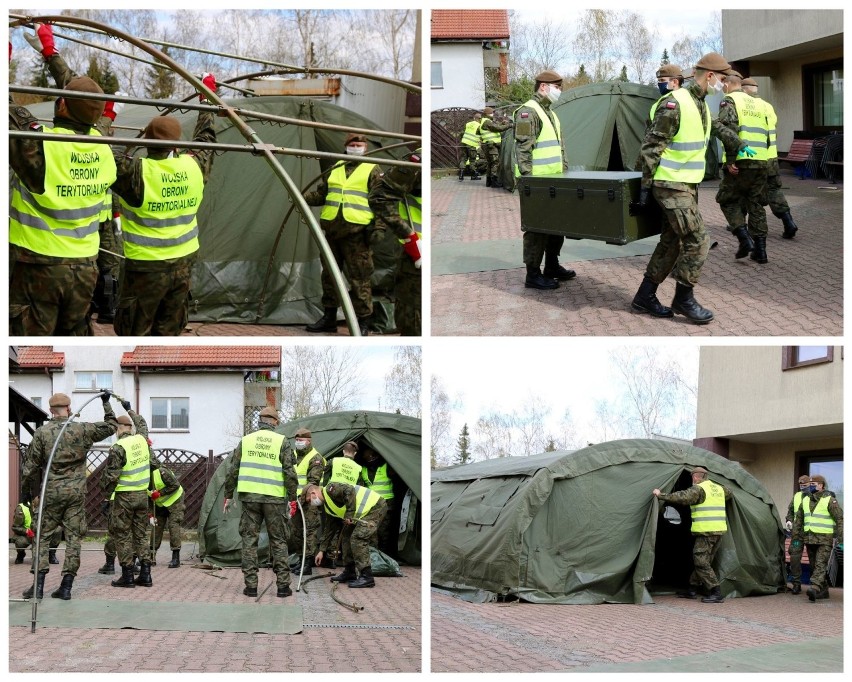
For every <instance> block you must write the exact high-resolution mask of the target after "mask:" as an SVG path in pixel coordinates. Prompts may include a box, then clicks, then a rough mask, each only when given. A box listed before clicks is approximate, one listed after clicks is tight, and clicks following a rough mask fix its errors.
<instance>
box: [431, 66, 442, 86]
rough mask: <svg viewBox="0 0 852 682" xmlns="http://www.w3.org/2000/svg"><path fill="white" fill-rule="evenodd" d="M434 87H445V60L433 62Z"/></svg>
mask: <svg viewBox="0 0 852 682" xmlns="http://www.w3.org/2000/svg"><path fill="white" fill-rule="evenodd" d="M432 87H433V88H443V87H444V69H443V62H432Z"/></svg>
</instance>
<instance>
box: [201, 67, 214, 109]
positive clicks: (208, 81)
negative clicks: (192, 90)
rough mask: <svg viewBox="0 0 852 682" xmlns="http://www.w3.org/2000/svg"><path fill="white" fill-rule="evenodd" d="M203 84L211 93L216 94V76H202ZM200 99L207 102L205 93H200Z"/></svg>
mask: <svg viewBox="0 0 852 682" xmlns="http://www.w3.org/2000/svg"><path fill="white" fill-rule="evenodd" d="M201 83H202V84H203V85H204V87H206V88H207V89H208V90H210V92H216V76H214V75H213V74H212V73H203V74H201ZM198 99H199V100H200V101H202V102H206V101H207V96H206V95H205V94H204V93H199V95H198Z"/></svg>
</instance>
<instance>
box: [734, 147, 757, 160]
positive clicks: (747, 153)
mask: <svg viewBox="0 0 852 682" xmlns="http://www.w3.org/2000/svg"><path fill="white" fill-rule="evenodd" d="M746 156H747V157H748V158H750V159H751V158H754V157H755V156H757V152H756V151H754V149H752V148H751V147H749V146H748V145H746V146H745V147H743V148H742V149H740V153H739V154H737V158H738V159H742V158H744V157H746Z"/></svg>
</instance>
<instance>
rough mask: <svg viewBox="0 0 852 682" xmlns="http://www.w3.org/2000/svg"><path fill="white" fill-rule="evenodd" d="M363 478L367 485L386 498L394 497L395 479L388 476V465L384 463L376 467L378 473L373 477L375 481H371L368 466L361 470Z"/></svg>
mask: <svg viewBox="0 0 852 682" xmlns="http://www.w3.org/2000/svg"><path fill="white" fill-rule="evenodd" d="M361 480H362V481H364V483H365V484H366V485H367V487H368V488H370V490H373V491H375V492H377V493H379V495H381V496H382V497H384V498H385V499H386V500H391V499H393V481H391V479H390V477H389V476H388V465H387V464H382V466H380V467H379V468H378V469H376V475H375V476H374V477H373V482H372V483H371V482H370V478H369V472H368V469H367V467H364V468H363V469H362V470H361Z"/></svg>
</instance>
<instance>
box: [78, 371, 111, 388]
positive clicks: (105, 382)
mask: <svg viewBox="0 0 852 682" xmlns="http://www.w3.org/2000/svg"><path fill="white" fill-rule="evenodd" d="M104 389H109V390H110V391H111V390H112V372H74V390H75V391H103V390H104Z"/></svg>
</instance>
